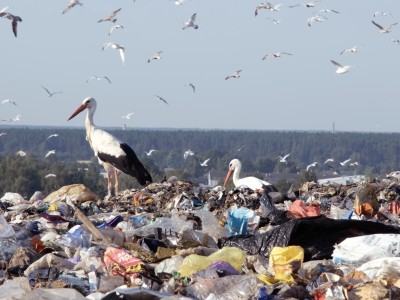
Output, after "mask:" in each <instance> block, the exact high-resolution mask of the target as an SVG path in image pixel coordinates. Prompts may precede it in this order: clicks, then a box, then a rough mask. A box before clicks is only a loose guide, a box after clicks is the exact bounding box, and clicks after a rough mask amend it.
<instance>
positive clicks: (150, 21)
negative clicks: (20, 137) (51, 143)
mask: <svg viewBox="0 0 400 300" xmlns="http://www.w3.org/2000/svg"><path fill="white" fill-rule="evenodd" d="M67 2H68V1H67V0H56V1H55V0H40V1H32V0H18V1H16V0H0V8H2V7H5V6H8V7H9V10H8V11H9V12H11V13H13V14H16V15H18V16H20V17H21V18H22V19H23V22H22V23H21V24H19V28H18V30H19V36H18V38H14V36H13V35H12V32H11V26H10V24H9V23H10V22H9V21H8V20H5V19H0V45H1V48H0V53H1V57H2V59H1V70H2V74H1V84H0V86H1V89H0V100H3V99H7V98H10V99H13V100H15V101H16V102H17V103H18V106H17V107H14V106H12V105H9V104H3V105H0V119H9V118H12V117H14V116H15V115H16V114H21V116H22V118H21V121H19V122H18V123H15V124H18V125H46V126H83V119H84V118H83V116H79V117H77V118H75V119H73V120H72V121H70V122H67V121H66V119H67V118H68V116H69V115H70V114H71V113H72V112H73V111H74V109H75V108H76V107H77V106H78V105H79V104H80V103H81V102H82V100H83V99H84V98H85V97H88V96H92V97H94V98H95V99H96V100H97V103H98V105H97V111H96V115H95V122H96V124H97V125H98V126H104V127H108V126H122V125H123V124H124V123H126V124H127V126H128V127H129V128H205V129H214V128H215V129H257V130H330V129H331V127H332V122H335V125H336V129H337V130H343V131H377V132H380V131H389V132H397V131H400V122H399V121H398V111H399V109H400V97H399V94H400V93H399V89H400V86H399V82H398V79H399V75H400V59H399V56H400V45H398V44H395V43H393V42H392V39H400V25H398V26H395V27H394V28H393V31H392V32H391V33H388V34H382V33H379V32H378V30H377V28H376V27H375V26H374V25H372V23H371V20H372V19H373V13H374V12H375V11H386V12H391V13H392V16H385V17H383V16H379V17H376V18H375V20H376V21H377V22H378V23H380V24H383V25H388V24H390V23H394V22H397V21H400V1H398V0H351V1H348V0H322V1H321V2H320V3H319V4H318V5H317V6H316V7H314V8H305V7H297V8H289V7H288V6H289V5H292V4H295V3H302V2H301V1H299V2H296V0H291V1H287V0H282V1H280V2H277V1H275V2H273V3H274V4H275V3H282V4H283V5H282V7H281V8H280V11H279V12H270V11H266V10H263V11H260V13H259V15H258V16H257V17H255V16H254V10H255V7H256V5H257V4H258V3H260V2H263V1H252V0H218V1H216V0H186V1H185V3H184V5H181V6H176V5H175V4H174V1H173V0H136V2H135V3H134V2H133V1H132V0H112V1H110V0H86V1H85V0H83V1H82V2H83V4H84V5H83V6H82V7H75V8H73V9H71V10H70V11H69V12H68V13H66V14H65V15H62V14H61V11H62V10H63V9H64V7H65V6H66V4H67ZM117 8H122V10H121V12H120V14H119V15H118V22H117V23H118V24H122V25H123V26H124V27H125V29H124V30H118V31H115V32H114V33H113V34H112V35H111V37H109V36H108V35H107V33H108V30H109V28H110V27H111V23H109V22H108V23H97V20H98V19H100V18H102V17H104V16H106V15H108V14H109V13H110V12H112V11H113V10H115V9H117ZM325 8H328V9H335V10H338V11H339V12H340V14H327V15H326V16H327V18H328V20H326V21H325V22H322V23H316V24H314V25H313V26H312V27H311V28H309V27H308V26H307V18H309V17H311V16H313V15H316V14H318V12H319V10H320V9H325ZM193 13H197V24H198V25H199V29H198V30H194V29H192V28H189V29H187V30H182V26H183V24H184V23H185V21H186V20H187V19H189V17H190V16H191V15H192V14H193ZM272 18H275V19H279V20H280V24H278V25H275V24H273V22H272V20H271V19H272ZM108 41H112V42H117V43H119V44H121V45H123V46H124V47H125V48H126V63H125V64H124V65H123V64H122V63H121V61H120V59H119V56H118V53H117V52H116V51H115V50H113V49H107V50H105V51H102V49H101V48H102V45H103V44H104V43H105V42H108ZM353 46H358V47H359V50H360V51H359V53H356V54H345V55H340V54H339V53H340V52H341V51H342V50H343V49H345V48H350V47H353ZM160 50H161V51H163V55H162V59H161V60H159V61H153V62H151V63H150V64H149V63H147V62H146V60H147V59H148V58H149V57H150V56H151V55H152V54H154V53H155V52H157V51H160ZM277 51H286V52H290V53H292V54H293V55H292V56H284V57H282V58H280V59H267V60H265V61H263V60H262V59H261V58H262V57H263V56H264V55H265V54H266V53H272V52H277ZM330 59H334V60H337V61H339V62H340V63H343V64H346V65H347V64H348V65H351V66H352V68H351V70H350V72H349V73H347V74H343V75H337V74H335V67H334V66H333V65H332V64H331V63H330V61H329V60H330ZM238 69H243V72H242V73H241V78H239V79H230V80H227V81H225V80H224V78H225V76H227V75H229V74H231V73H233V72H234V71H235V70H238ZM91 75H107V76H109V77H110V78H111V80H112V82H113V83H112V84H108V83H107V82H105V81H91V82H90V83H86V82H85V81H86V79H87V78H89V77H90V76H91ZM190 82H191V83H193V84H195V85H196V88H197V91H196V93H193V92H192V90H191V89H190V87H188V86H187V85H188V83H190ZM41 85H44V86H46V87H48V88H49V89H50V90H52V91H55V90H61V91H63V94H61V95H56V96H54V97H52V98H49V97H47V96H46V94H45V92H44V91H43V90H42V88H41ZM155 95H160V96H162V97H163V98H165V99H166V100H167V101H168V102H169V105H166V104H164V103H162V102H160V101H158V100H157V99H156V98H155ZM130 112H134V115H133V117H132V118H131V119H130V120H124V119H123V118H122V117H121V116H123V115H126V114H127V113H130ZM4 124H8V125H9V124H10V123H4Z"/></svg>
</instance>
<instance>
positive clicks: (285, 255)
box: [269, 246, 304, 283]
mask: <svg viewBox="0 0 400 300" xmlns="http://www.w3.org/2000/svg"><path fill="white" fill-rule="evenodd" d="M303 259H304V250H303V249H302V248H301V247H299V246H289V247H274V248H273V249H272V251H271V253H270V255H269V268H270V269H271V270H272V274H273V275H274V278H275V279H276V280H278V281H284V282H288V283H292V282H294V279H293V277H292V273H294V272H296V271H297V270H299V269H300V267H301V264H302V263H303Z"/></svg>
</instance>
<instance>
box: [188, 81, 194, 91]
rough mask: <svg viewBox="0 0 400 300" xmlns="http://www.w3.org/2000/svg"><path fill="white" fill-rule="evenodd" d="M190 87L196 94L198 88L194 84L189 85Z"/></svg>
mask: <svg viewBox="0 0 400 300" xmlns="http://www.w3.org/2000/svg"><path fill="white" fill-rule="evenodd" d="M188 86H189V87H190V88H191V89H192V91H193V93H196V86H195V85H194V84H193V83H190V82H189V83H188Z"/></svg>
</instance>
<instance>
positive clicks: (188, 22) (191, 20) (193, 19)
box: [182, 13, 199, 30]
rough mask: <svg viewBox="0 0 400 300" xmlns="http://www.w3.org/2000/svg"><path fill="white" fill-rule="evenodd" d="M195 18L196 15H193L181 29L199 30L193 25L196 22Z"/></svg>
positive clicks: (197, 26)
mask: <svg viewBox="0 0 400 300" xmlns="http://www.w3.org/2000/svg"><path fill="white" fill-rule="evenodd" d="M196 17H197V13H194V14H193V15H192V16H191V17H190V19H189V20H187V21H186V23H185V24H184V25H183V27H182V29H183V30H185V29H187V28H189V27H192V28H193V29H199V25H197V24H195V22H196Z"/></svg>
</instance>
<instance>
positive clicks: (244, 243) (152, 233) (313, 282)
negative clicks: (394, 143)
mask: <svg viewBox="0 0 400 300" xmlns="http://www.w3.org/2000/svg"><path fill="white" fill-rule="evenodd" d="M399 202H400V184H399V182H398V181H397V179H383V180H381V181H376V182H373V183H365V182H360V183H349V184H346V185H336V184H327V183H324V185H319V184H318V183H306V184H304V185H302V186H301V187H300V188H299V189H298V190H296V189H295V188H293V187H292V188H291V191H290V192H288V193H279V192H277V191H276V190H275V189H274V188H273V186H268V187H266V188H265V190H264V191H262V190H258V191H254V190H250V189H248V188H245V187H240V188H235V189H233V190H230V191H228V190H224V188H222V187H217V188H204V187H202V188H198V187H196V186H195V185H194V184H192V183H190V182H185V181H180V180H179V179H178V178H174V179H173V180H166V181H164V182H162V183H152V184H150V185H148V186H146V187H145V188H143V189H140V190H136V189H132V190H125V191H122V192H121V193H120V194H119V195H118V196H115V197H111V198H108V199H105V200H101V199H99V197H97V195H95V193H94V192H92V191H90V190H89V189H87V188H86V187H85V186H82V185H72V186H66V187H62V188H60V189H59V190H57V191H55V192H53V193H51V194H50V195H47V196H46V195H44V194H43V193H39V192H36V193H35V194H34V195H33V196H32V197H31V198H30V199H29V200H25V199H24V198H23V197H22V196H21V195H19V194H14V193H5V194H4V196H3V197H2V198H1V199H0V299H13V300H14V299H16V300H19V299H21V300H23V299H35V300H38V299H55V300H57V299H93V300H104V299H170V300H173V299H175V300H179V299H181V300H188V299H207V300H212V299H217V300H219V299H221V300H222V299H260V300H267V299H268V300H270V299H293V298H294V299H321V300H322V299H325V300H327V299H335V300H337V299H384V298H385V297H386V298H388V299H389V298H390V297H392V299H400V293H399V291H400V272H399V271H398V270H399V269H400V237H399V236H400V226H399V225H400V221H399V211H400V209H399V207H400V205H399ZM377 204H379V205H377ZM7 297H8V298H7ZM368 297H369V298H368ZM396 297H397V298H396Z"/></svg>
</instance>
